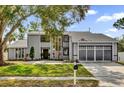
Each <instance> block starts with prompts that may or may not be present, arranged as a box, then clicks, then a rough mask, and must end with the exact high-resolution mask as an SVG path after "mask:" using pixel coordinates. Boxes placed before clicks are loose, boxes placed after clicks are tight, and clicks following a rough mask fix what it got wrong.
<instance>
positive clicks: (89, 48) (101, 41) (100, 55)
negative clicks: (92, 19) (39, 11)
mask: <svg viewBox="0 0 124 93" xmlns="http://www.w3.org/2000/svg"><path fill="white" fill-rule="evenodd" d="M60 42H61V43H60V48H61V49H60V51H59V56H60V57H59V59H63V60H68V59H69V60H76V59H79V60H80V61H82V62H97V61H98V62H110V61H117V59H118V53H117V41H116V40H115V39H113V38H110V37H108V36H106V35H103V34H96V33H91V32H64V35H63V36H62V37H61V38H60ZM31 47H34V50H35V57H34V59H36V60H40V59H58V57H57V56H56V54H57V53H58V52H56V51H55V49H54V48H53V44H52V42H51V41H47V40H45V34H44V33H43V32H30V33H28V35H27V40H19V41H16V42H15V43H13V44H11V45H9V47H8V59H9V60H16V59H17V60H18V59H24V58H25V56H26V54H29V53H30V48H31ZM29 59H30V58H29Z"/></svg>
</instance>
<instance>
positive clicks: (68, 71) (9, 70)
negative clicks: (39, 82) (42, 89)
mask: <svg viewBox="0 0 124 93" xmlns="http://www.w3.org/2000/svg"><path fill="white" fill-rule="evenodd" d="M0 76H41V77H64V76H73V64H21V63H20V64H11V65H8V66H2V67H0ZM77 76H82V77H91V76H93V75H92V74H91V73H90V72H89V71H87V70H86V69H85V68H84V67H83V66H82V65H79V69H78V71H77Z"/></svg>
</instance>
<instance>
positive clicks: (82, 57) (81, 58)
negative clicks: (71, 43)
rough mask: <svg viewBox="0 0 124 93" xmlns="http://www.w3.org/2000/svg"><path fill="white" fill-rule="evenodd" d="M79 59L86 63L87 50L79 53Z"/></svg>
mask: <svg viewBox="0 0 124 93" xmlns="http://www.w3.org/2000/svg"><path fill="white" fill-rule="evenodd" d="M79 59H80V60H84V61H85V60H86V50H80V51H79Z"/></svg>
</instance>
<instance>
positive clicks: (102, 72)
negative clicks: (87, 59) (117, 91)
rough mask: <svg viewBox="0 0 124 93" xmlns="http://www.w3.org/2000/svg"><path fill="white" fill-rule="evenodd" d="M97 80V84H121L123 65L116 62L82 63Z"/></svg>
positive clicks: (123, 74) (123, 71) (123, 82)
mask: <svg viewBox="0 0 124 93" xmlns="http://www.w3.org/2000/svg"><path fill="white" fill-rule="evenodd" d="M82 64H83V65H84V67H85V68H87V69H88V70H89V71H90V72H91V73H92V74H93V75H94V76H95V77H96V78H97V79H98V80H100V82H99V86H105V87H108V86H109V87H110V86H118V87H120V86H123V87H124V65H120V64H118V63H114V62H111V63H93V62H92V63H82Z"/></svg>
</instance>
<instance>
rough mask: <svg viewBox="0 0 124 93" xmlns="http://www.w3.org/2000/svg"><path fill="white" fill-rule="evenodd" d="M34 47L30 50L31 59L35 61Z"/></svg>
mask: <svg viewBox="0 0 124 93" xmlns="http://www.w3.org/2000/svg"><path fill="white" fill-rule="evenodd" d="M34 53H35V52H34V47H31V49H30V58H31V59H32V60H33V59H34Z"/></svg>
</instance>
